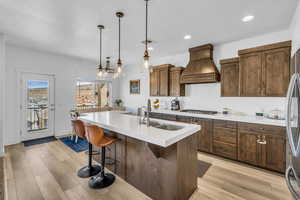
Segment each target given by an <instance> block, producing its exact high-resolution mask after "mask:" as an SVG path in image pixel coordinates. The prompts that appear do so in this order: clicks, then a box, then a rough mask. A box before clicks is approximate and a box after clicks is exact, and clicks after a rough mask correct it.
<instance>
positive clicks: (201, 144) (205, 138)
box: [192, 119, 213, 153]
mask: <svg viewBox="0 0 300 200" xmlns="http://www.w3.org/2000/svg"><path fill="white" fill-rule="evenodd" d="M212 122H213V121H212V120H210V119H197V120H196V121H193V122H192V123H197V124H200V125H201V130H200V131H199V133H198V149H199V150H200V151H205V152H209V153H211V152H212V140H213V138H212V132H213V123H212Z"/></svg>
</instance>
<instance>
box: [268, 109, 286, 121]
mask: <svg viewBox="0 0 300 200" xmlns="http://www.w3.org/2000/svg"><path fill="white" fill-rule="evenodd" d="M264 117H266V118H269V119H276V120H285V117H284V112H283V111H282V110H279V109H274V110H271V111H269V112H267V113H265V114H264Z"/></svg>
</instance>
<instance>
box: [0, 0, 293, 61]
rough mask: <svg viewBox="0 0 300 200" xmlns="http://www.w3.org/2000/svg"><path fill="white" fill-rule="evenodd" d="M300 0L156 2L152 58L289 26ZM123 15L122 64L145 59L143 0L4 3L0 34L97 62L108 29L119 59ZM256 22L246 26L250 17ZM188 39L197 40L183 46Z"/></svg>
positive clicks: (108, 46) (109, 50) (110, 49)
mask: <svg viewBox="0 0 300 200" xmlns="http://www.w3.org/2000/svg"><path fill="white" fill-rule="evenodd" d="M297 2H298V0H248V1H246V0H151V1H150V2H149V15H150V27H149V28H150V33H149V35H150V39H152V40H154V41H155V43H154V44H153V45H152V46H153V47H154V51H152V52H151V55H152V56H166V55H170V54H176V53H182V52H186V51H187V49H188V48H189V47H192V46H197V45H201V44H204V43H208V42H210V43H213V44H217V43H223V42H228V41H232V40H238V39H242V38H245V37H250V36H254V35H258V34H262V33H266V32H271V31H276V30H281V29H285V28H287V27H288V26H289V24H290V21H291V18H292V16H293V14H294V10H295V8H296V5H297ZM119 10H120V11H123V12H124V13H125V17H124V18H123V19H122V20H123V21H122V28H123V30H122V39H123V41H122V59H123V60H124V62H125V63H129V62H135V61H138V60H140V59H141V57H142V56H143V48H144V47H143V45H142V44H141V41H142V40H144V34H145V31H144V29H145V2H144V0H0V32H4V33H6V34H7V38H8V42H9V43H13V44H17V45H22V46H27V47H31V48H35V49H41V50H46V51H50V52H54V53H59V54H64V55H71V56H76V57H81V58H86V59H91V60H98V51H99V47H98V46H99V34H98V30H97V28H96V26H97V25H98V24H103V25H104V26H105V27H106V29H105V30H104V34H103V37H104V40H105V41H104V51H105V52H104V56H112V57H113V58H114V59H115V58H116V56H117V54H116V53H117V33H118V32H117V31H118V29H117V27H118V26H117V17H116V16H115V12H116V11H119ZM248 14H252V15H254V16H255V19H254V21H252V22H249V23H243V22H242V21H241V18H242V17H243V16H245V15H248ZM185 34H191V35H192V39H191V40H189V41H187V40H183V36H184V35H185Z"/></svg>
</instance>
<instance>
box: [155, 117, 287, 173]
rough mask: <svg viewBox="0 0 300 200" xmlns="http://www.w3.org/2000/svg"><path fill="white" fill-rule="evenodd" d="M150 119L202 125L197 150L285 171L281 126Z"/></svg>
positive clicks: (173, 118)
mask: <svg viewBox="0 0 300 200" xmlns="http://www.w3.org/2000/svg"><path fill="white" fill-rule="evenodd" d="M150 117H152V118H159V119H164V120H172V121H174V120H176V121H178V122H183V123H193V124H199V125H201V130H200V131H199V132H198V133H197V143H198V150H199V151H203V152H207V153H212V154H215V155H218V156H222V157H225V158H229V159H232V160H239V161H241V162H245V163H248V164H251V165H254V166H258V167H262V168H265V169H270V170H274V171H278V172H281V173H284V172H285V168H286V139H285V135H286V134H285V128H284V127H279V126H271V125H262V124H252V123H242V122H240V123H238V122H235V121H227V120H213V119H203V118H195V117H188V116H181V115H171V114H163V113H151V115H150Z"/></svg>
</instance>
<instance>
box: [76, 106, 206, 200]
mask: <svg viewBox="0 0 300 200" xmlns="http://www.w3.org/2000/svg"><path fill="white" fill-rule="evenodd" d="M80 119H81V120H83V121H84V122H86V123H90V124H94V125H97V126H99V127H102V128H103V129H105V130H106V134H108V135H110V136H114V137H117V138H119V141H118V142H117V143H116V145H112V147H111V150H110V151H109V152H108V154H107V157H110V158H111V160H112V161H114V162H112V164H113V165H109V166H108V168H109V169H110V170H112V171H113V172H115V173H116V174H117V175H119V176H120V177H122V178H123V179H124V180H126V181H127V182H128V183H130V184H132V185H133V186H135V187H136V188H137V189H139V190H140V191H142V192H143V193H145V194H146V195H148V196H149V197H151V198H152V199H157V200H161V199H164V200H175V199H177V200H185V199H189V197H190V196H191V195H192V193H193V192H194V191H195V190H196V188H197V135H196V133H197V132H198V131H199V130H200V129H201V126H199V125H194V124H186V123H180V122H171V121H165V120H158V119H151V124H154V125H155V124H160V125H161V126H154V125H153V126H150V127H147V126H146V125H145V124H140V123H139V119H138V117H137V116H131V115H127V114H126V113H122V112H115V111H110V112H98V113H89V114H85V115H83V116H80ZM168 129H172V130H168ZM99 158H100V156H97V157H95V159H96V160H97V159H99Z"/></svg>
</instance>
